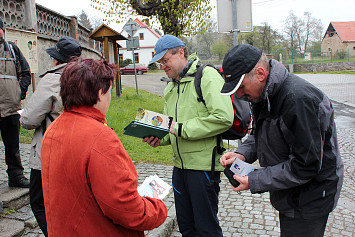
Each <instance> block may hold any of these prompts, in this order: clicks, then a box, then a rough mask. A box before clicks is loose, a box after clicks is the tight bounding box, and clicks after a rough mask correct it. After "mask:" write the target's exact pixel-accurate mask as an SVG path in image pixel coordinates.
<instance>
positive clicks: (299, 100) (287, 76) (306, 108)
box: [220, 44, 344, 237]
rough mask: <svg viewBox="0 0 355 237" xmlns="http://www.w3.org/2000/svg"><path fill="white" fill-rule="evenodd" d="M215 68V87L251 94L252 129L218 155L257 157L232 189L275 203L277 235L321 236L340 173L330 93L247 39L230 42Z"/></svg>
mask: <svg viewBox="0 0 355 237" xmlns="http://www.w3.org/2000/svg"><path fill="white" fill-rule="evenodd" d="M223 70H224V73H225V84H224V86H223V88H222V91H221V93H222V94H225V95H229V94H231V93H234V92H236V93H237V96H238V98H241V99H244V100H247V101H249V102H251V106H252V112H253V115H254V131H253V134H252V135H250V136H249V137H248V138H247V140H246V141H245V142H244V143H243V144H242V145H241V146H240V147H239V148H238V150H237V152H236V153H232V152H229V153H226V154H225V155H224V156H222V157H221V159H220V163H221V164H222V165H223V166H224V167H226V166H227V165H229V164H231V163H232V162H233V161H234V160H235V159H236V158H238V159H241V160H243V161H246V162H247V163H253V162H254V161H256V160H257V159H258V160H259V163H260V165H261V166H262V167H263V168H261V169H257V170H255V171H253V172H251V173H249V174H248V175H247V176H244V177H241V176H238V175H234V179H236V180H237V181H238V182H239V183H240V185H239V186H237V187H236V188H235V187H234V188H233V190H234V191H242V190H248V189H250V191H251V193H263V192H267V191H268V192H269V193H270V201H271V203H272V205H273V206H274V207H275V208H276V209H277V210H278V211H279V219H280V227H281V236H287V237H290V236H323V235H324V231H325V227H326V223H327V220H328V216H329V213H330V212H331V211H333V210H334V208H335V207H336V205H337V202H338V199H339V195H340V190H341V187H342V183H343V173H344V165H343V162H342V160H341V157H340V152H339V147H338V140H337V133H336V126H335V122H334V110H333V108H332V104H331V102H330V100H329V99H328V98H327V96H326V95H325V94H324V93H323V92H322V91H320V90H319V89H318V88H316V87H315V86H313V85H312V84H310V83H308V82H307V81H305V80H303V79H302V78H300V77H298V76H296V75H293V74H291V73H289V72H288V71H287V70H286V68H285V67H284V66H283V65H282V64H280V63H279V62H277V61H276V60H273V59H270V60H269V59H268V58H267V57H266V55H265V54H263V53H262V51H261V50H259V49H257V48H255V47H253V46H251V45H247V44H241V45H237V46H235V47H233V48H231V49H230V50H229V51H228V52H227V54H226V56H225V58H224V61H223Z"/></svg>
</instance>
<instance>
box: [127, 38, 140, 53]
mask: <svg viewBox="0 0 355 237" xmlns="http://www.w3.org/2000/svg"><path fill="white" fill-rule="evenodd" d="M126 45H127V51H132V50H135V49H139V37H138V36H134V37H131V38H130V39H129V40H126Z"/></svg>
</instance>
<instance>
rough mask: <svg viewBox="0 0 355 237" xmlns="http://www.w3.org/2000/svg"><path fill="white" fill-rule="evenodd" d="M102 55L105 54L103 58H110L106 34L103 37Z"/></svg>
mask: <svg viewBox="0 0 355 237" xmlns="http://www.w3.org/2000/svg"><path fill="white" fill-rule="evenodd" d="M104 56H105V59H107V60H110V50H109V46H108V37H107V36H105V37H104Z"/></svg>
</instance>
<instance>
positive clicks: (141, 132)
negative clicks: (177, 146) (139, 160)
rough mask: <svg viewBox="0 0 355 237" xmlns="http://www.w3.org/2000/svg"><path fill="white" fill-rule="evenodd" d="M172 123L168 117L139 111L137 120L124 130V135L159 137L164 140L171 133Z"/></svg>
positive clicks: (147, 111)
mask: <svg viewBox="0 0 355 237" xmlns="http://www.w3.org/2000/svg"><path fill="white" fill-rule="evenodd" d="M171 121H172V118H171V117H169V116H167V115H164V114H160V113H156V112H153V111H149V110H146V109H138V112H137V115H136V119H135V120H134V121H132V122H130V123H129V124H128V125H127V126H126V127H125V128H124V129H123V134H125V135H128V136H132V137H138V138H145V137H158V138H159V139H162V138H163V137H165V135H167V134H168V133H169V131H170V129H169V127H170V124H171Z"/></svg>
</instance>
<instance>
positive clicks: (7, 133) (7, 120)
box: [0, 17, 31, 188]
mask: <svg viewBox="0 0 355 237" xmlns="http://www.w3.org/2000/svg"><path fill="white" fill-rule="evenodd" d="M30 84H31V73H30V67H29V65H28V63H27V61H26V59H25V57H24V56H23V55H22V53H21V51H20V49H19V48H18V47H17V46H16V45H15V44H13V43H11V42H8V41H6V40H4V23H3V21H2V18H1V17H0V130H1V137H2V140H3V142H4V146H5V161H6V164H7V174H8V176H9V186H10V187H20V188H29V186H30V182H29V180H28V179H27V178H26V177H25V176H24V174H23V166H22V163H21V158H20V151H19V133H20V121H19V119H20V115H19V113H18V111H19V110H21V100H23V99H25V98H26V93H27V88H28V86H29V85H30Z"/></svg>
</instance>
